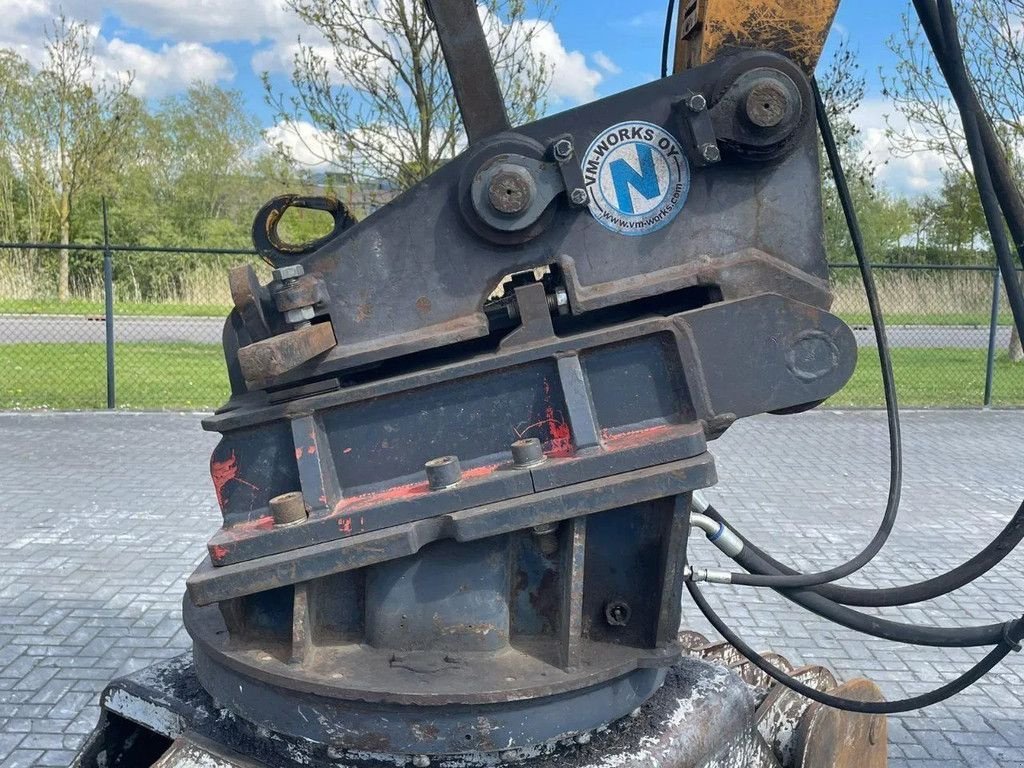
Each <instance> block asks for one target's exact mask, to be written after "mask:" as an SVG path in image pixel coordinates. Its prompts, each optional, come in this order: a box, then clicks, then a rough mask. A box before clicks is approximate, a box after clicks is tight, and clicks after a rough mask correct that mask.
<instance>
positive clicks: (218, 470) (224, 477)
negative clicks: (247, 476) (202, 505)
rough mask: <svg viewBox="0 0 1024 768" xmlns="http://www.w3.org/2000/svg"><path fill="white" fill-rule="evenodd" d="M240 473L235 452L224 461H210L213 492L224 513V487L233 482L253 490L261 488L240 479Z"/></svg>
mask: <svg viewBox="0 0 1024 768" xmlns="http://www.w3.org/2000/svg"><path fill="white" fill-rule="evenodd" d="M238 472H239V469H238V457H237V456H235V452H234V451H232V452H231V455H230V456H229V457H228V458H226V459H225V460H224V461H216V460H215V459H211V460H210V478H211V479H212V480H213V490H214V492H215V493H216V494H217V504H218V505H219V506H220V509H221V511H222V512H223V511H224V486H226V485H227V484H228V483H230V482H231V481H232V480H235V481H237V482H239V483H242V484H243V485H247V486H249V487H250V488H252V489H253V490H257V491H258V490H259V486H257V485H253V484H252V483H250V482H249V481H248V480H244V479H242V478H241V477H239V476H238Z"/></svg>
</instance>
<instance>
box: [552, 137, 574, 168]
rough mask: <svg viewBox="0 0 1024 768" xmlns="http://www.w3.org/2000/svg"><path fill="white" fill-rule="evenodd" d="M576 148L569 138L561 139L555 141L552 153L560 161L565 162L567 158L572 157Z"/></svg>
mask: <svg viewBox="0 0 1024 768" xmlns="http://www.w3.org/2000/svg"><path fill="white" fill-rule="evenodd" d="M573 151H574V148H573V146H572V142H571V141H569V140H568V139H559V140H558V141H556V142H555V146H554V147H552V148H551V154H553V155H554V156H555V160H557V161H558V162H560V163H564V162H565V161H566V160H570V159H571V158H572V154H573Z"/></svg>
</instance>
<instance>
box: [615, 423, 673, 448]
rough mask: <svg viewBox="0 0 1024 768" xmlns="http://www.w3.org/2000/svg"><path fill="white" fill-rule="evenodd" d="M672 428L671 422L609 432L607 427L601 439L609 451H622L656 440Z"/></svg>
mask: <svg viewBox="0 0 1024 768" xmlns="http://www.w3.org/2000/svg"><path fill="white" fill-rule="evenodd" d="M672 428H673V425H671V424H659V425H657V426H654V427H645V428H644V429H633V430H630V431H628V432H609V431H608V430H607V429H602V430H601V441H602V442H603V443H604V444H605V448H607V449H608V450H609V451H621V450H625V449H627V448H635V447H637V446H638V445H644V444H645V443H649V442H651V441H652V440H656V439H658V438H659V437H662V436H663V435H665V434H666V433H668V432H671V431H672Z"/></svg>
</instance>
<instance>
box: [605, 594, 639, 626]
mask: <svg viewBox="0 0 1024 768" xmlns="http://www.w3.org/2000/svg"><path fill="white" fill-rule="evenodd" d="M632 613H633V611H632V609H631V608H630V607H629V603H627V602H626V601H625V600H611V601H610V602H608V603H607V604H606V605H605V607H604V618H605V621H607V622H608V624H609V625H610V626H613V627H624V626H626V625H627V624H629V617H630V616H631V615H632Z"/></svg>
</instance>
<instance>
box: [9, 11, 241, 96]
mask: <svg viewBox="0 0 1024 768" xmlns="http://www.w3.org/2000/svg"><path fill="white" fill-rule="evenodd" d="M77 6H82V7H81V8H80V7H77ZM62 10H63V12H65V13H66V14H67V15H68V18H69V20H71V21H86V22H87V24H88V25H87V27H86V29H87V32H88V33H89V35H90V37H91V41H90V42H91V43H92V45H93V48H94V54H95V58H94V69H95V73H94V74H95V76H96V77H97V78H114V77H123V76H124V74H125V73H126V72H133V73H134V81H133V84H132V91H133V93H135V94H136V95H138V96H143V97H157V98H159V97H161V96H165V95H167V94H169V93H174V92H176V91H179V90H181V89H183V88H184V87H185V86H187V85H188V84H189V83H191V82H193V81H195V80H204V81H207V82H223V81H230V80H231V79H232V78H233V77H234V74H235V70H234V66H233V65H232V63H231V61H230V59H228V57H227V56H225V55H223V54H221V53H218V52H217V51H215V50H213V49H212V48H210V47H208V46H206V45H203V44H202V43H199V42H196V41H194V40H188V39H185V40H181V41H177V42H168V43H164V44H162V45H160V46H159V47H157V48H147V47H145V46H142V45H139V44H137V43H133V42H128V41H126V40H124V39H122V38H121V37H119V36H117V35H113V36H112V37H111V38H110V39H107V38H106V37H104V36H102V35H100V34H99V27H98V26H97V25H95V24H93V23H91V22H90V20H89V14H90V13H95V10H96V9H95V7H93V6H90V5H88V4H83V3H82V2H80V0H73V2H70V3H65V4H64V5H61V6H58V5H57V3H55V2H52V1H51V0H22V2H19V3H16V4H13V5H12V7H10V8H5V9H4V12H5V17H4V18H5V23H4V25H3V28H2V29H0V48H12V49H13V50H15V51H17V52H18V53H20V54H21V55H22V56H23V57H25V59H27V60H28V61H29V62H30V63H31V64H33V65H34V66H40V65H41V64H42V63H43V60H44V58H45V52H44V46H45V36H46V30H47V29H50V28H52V26H53V23H54V21H55V19H56V18H57V17H58V16H59V14H60V13H61V11H62ZM78 10H82V11H84V12H83V13H76V11H78ZM193 23H194V21H193Z"/></svg>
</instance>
